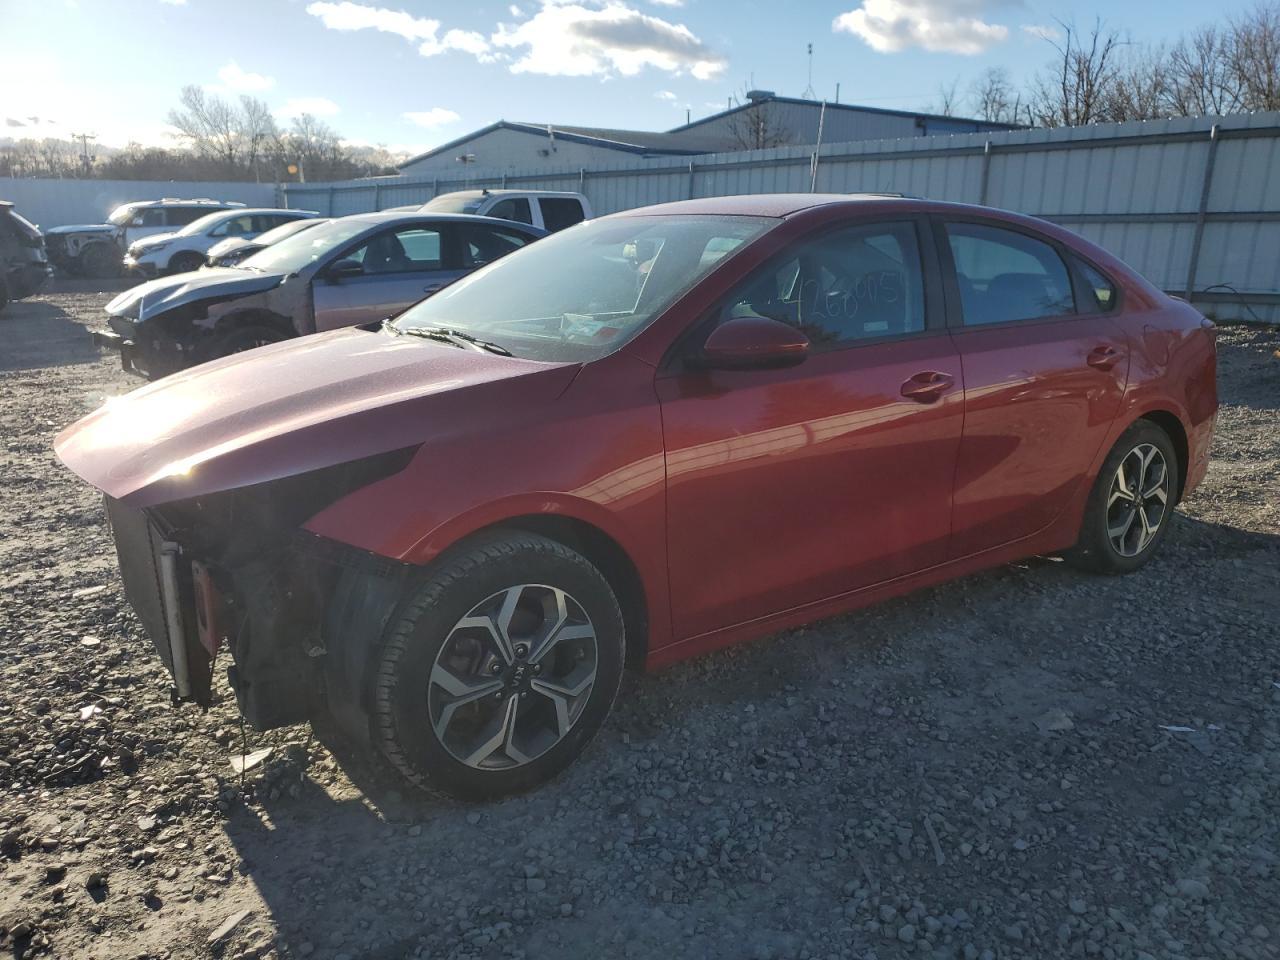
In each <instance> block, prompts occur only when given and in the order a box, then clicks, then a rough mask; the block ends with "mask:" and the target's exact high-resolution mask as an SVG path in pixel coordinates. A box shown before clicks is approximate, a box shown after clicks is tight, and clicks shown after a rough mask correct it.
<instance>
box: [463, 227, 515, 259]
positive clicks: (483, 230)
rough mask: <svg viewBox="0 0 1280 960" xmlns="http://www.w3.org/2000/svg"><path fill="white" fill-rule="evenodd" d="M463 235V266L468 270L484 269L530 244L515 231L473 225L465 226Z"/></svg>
mask: <svg viewBox="0 0 1280 960" xmlns="http://www.w3.org/2000/svg"><path fill="white" fill-rule="evenodd" d="M462 235H463V244H462V266H463V268H464V269H467V270H472V269H474V268H476V267H483V266H484V265H485V264H486V263H491V262H492V261H494V260H497V259H499V258H501V257H505V256H506V255H507V254H508V253H511V252H513V251H515V250H519V249H520V248H521V247H523V246H524V245H525V244H526V243H528V242H529V238H528V237H526V236H525V235H524V234H522V233H516V232H515V231H514V230H503V229H502V228H500V227H499V228H493V227H482V226H480V225H478V224H472V223H469V224H465V229H464V230H463V231H462Z"/></svg>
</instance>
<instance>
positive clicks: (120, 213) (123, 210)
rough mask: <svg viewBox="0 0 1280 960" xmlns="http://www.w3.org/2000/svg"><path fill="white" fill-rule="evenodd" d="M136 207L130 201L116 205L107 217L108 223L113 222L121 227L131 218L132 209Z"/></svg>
mask: <svg viewBox="0 0 1280 960" xmlns="http://www.w3.org/2000/svg"><path fill="white" fill-rule="evenodd" d="M135 209H137V208H136V207H134V206H133V204H131V203H126V204H125V205H124V206H122V207H116V208H115V209H114V210H112V211H111V216H109V217H107V222H108V223H114V224H115V225H116V226H117V227H123V226H124V225H125V224H127V223H128V222H129V221H130V220H132V219H133V211H134V210H135Z"/></svg>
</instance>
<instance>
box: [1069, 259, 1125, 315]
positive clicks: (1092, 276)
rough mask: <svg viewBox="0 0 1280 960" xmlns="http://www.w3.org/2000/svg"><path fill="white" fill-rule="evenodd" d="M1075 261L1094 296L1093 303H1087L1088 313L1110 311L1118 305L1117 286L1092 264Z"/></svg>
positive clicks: (1086, 310)
mask: <svg viewBox="0 0 1280 960" xmlns="http://www.w3.org/2000/svg"><path fill="white" fill-rule="evenodd" d="M1073 259H1075V264H1076V267H1077V268H1078V269H1079V270H1080V276H1082V277H1084V283H1085V286H1086V287H1088V288H1089V291H1090V293H1092V294H1093V297H1092V300H1093V302H1092V303H1085V304H1082V305H1081V306H1083V307H1084V309H1085V312H1086V313H1101V312H1103V311H1106V310H1110V309H1111V308H1112V307H1114V306H1115V305H1116V285H1115V284H1114V283H1112V282H1111V281H1110V280H1108V279H1107V278H1106V277H1105V276H1103V274H1102V272H1101V271H1099V270H1097V269H1096V268H1095V267H1094V266H1093V265H1092V264H1088V263H1085V262H1084V261H1083V260H1081V259H1079V258H1078V257H1077V258H1073Z"/></svg>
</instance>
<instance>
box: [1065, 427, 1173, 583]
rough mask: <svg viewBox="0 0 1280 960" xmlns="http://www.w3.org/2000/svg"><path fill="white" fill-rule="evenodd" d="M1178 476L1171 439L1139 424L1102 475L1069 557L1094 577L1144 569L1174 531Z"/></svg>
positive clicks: (1111, 456)
mask: <svg viewBox="0 0 1280 960" xmlns="http://www.w3.org/2000/svg"><path fill="white" fill-rule="evenodd" d="M1178 475H1179V470H1178V455H1177V453H1176V452H1175V451H1174V449H1173V443H1172V442H1171V441H1170V439H1169V435H1168V434H1167V433H1165V432H1164V430H1162V429H1161V428H1160V427H1158V426H1157V425H1156V424H1154V423H1152V422H1151V421H1150V420H1138V421H1137V422H1135V423H1134V424H1133V425H1131V426H1130V427H1129V429H1127V430H1126V431H1125V432H1124V433H1123V434H1122V435H1121V436H1120V439H1119V440H1117V441H1116V444H1115V446H1114V447H1112V448H1111V452H1110V453H1109V454H1108V455H1107V459H1106V460H1105V461H1104V462H1103V464H1102V469H1101V470H1099V471H1098V478H1097V480H1096V481H1095V482H1094V485H1093V490H1092V491H1091V492H1090V494H1089V503H1088V506H1087V507H1086V508H1085V514H1084V522H1083V524H1082V525H1081V528H1080V539H1079V541H1078V542H1077V543H1076V546H1075V547H1074V548H1073V549H1072V550H1071V551H1069V552H1068V553H1067V555H1066V559H1067V560H1068V561H1070V562H1071V563H1072V564H1073V565H1075V566H1077V567H1079V568H1080V569H1082V570H1088V571H1089V572H1091V573H1104V574H1120V573H1132V572H1133V571H1134V570H1137V569H1138V568H1139V567H1141V566H1144V565H1145V564H1146V563H1147V562H1148V561H1150V559H1151V558H1152V557H1153V556H1154V555H1155V553H1156V551H1157V550H1158V549H1159V547H1160V544H1161V543H1162V542H1163V541H1164V538H1165V536H1166V535H1167V534H1168V532H1169V525H1170V523H1171V522H1172V520H1173V508H1174V504H1175V503H1176V502H1177V498H1178Z"/></svg>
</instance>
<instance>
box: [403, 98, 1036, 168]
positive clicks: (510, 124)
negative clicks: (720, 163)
mask: <svg viewBox="0 0 1280 960" xmlns="http://www.w3.org/2000/svg"><path fill="white" fill-rule="evenodd" d="M764 103H785V104H793V105H799V106H808V107H815V108H821V107H822V105H823V104H822V101H820V100H802V99H800V98H798V97H779V96H777V95H774V94H769V95H768V96H759V97H755V98H754V99H752V100H750V101H749V102H747V103H744V104H741V105H739V106H736V107H731V108H730V109H728V110H721V111H720V112H719V113H713V114H711V115H710V116H706V117H702V118H701V119H698V120H694V121H692V122H690V123H686V124H684V125H682V126H679V127H675V128H674V129H672V130H665V131H653V130H620V129H616V128H613V127H580V126H564V125H561V124H557V123H528V122H523V121H516V120H499V121H497V122H496V123H491V124H489V125H488V126H487V127H482V128H481V129H479V130H474V131H472V132H471V133H468V134H466V135H465V136H462V137H459V138H458V139H456V140H450V141H449V142H448V143H445V144H442V145H441V146H438V147H435V148H434V149H431V150H428V151H427V152H425V153H420V154H418V155H417V156H415V157H410V158H409V159H408V160H405V161H404V162H403V163H401V164H400V167H401V168H402V169H403V168H404V167H408V166H411V165H412V164H415V163H418V162H420V161H422V160H426V159H429V158H431V157H437V156H440V155H441V154H445V153H449V152H450V151H452V150H456V149H458V148H459V147H461V146H462V145H463V144H465V143H468V142H470V141H472V140H474V139H476V138H477V137H481V136H483V135H484V134H486V133H491V132H493V131H494V130H514V131H517V132H519V133H527V134H530V135H532V136H540V137H547V138H550V137H551V136H554V137H555V138H556V139H557V140H565V141H568V142H570V143H582V144H587V145H590V146H597V147H604V148H606V149H610V150H618V151H621V152H623V153H633V154H640V155H642V156H697V155H699V154H705V153H720V152H729V151H737V150H741V149H743V147H742V144H741V143H738V142H736V141H735V140H734V139H733V138H732V137H728V136H725V135H723V134H712V133H702V132H700V131H699V130H698V127H700V126H702V125H703V124H706V123H711V122H713V121H715V120H719V119H721V118H723V117H727V116H731V115H732V114H735V113H739V112H741V111H743V110H749V109H750V108H752V107H754V106H758V105H760V104H764ZM826 106H827V109H828V110H853V111H857V112H860V113H873V114H881V115H887V116H895V117H912V118H916V119H919V120H930V121H935V122H937V123H953V124H956V125H964V124H973V125H974V128H975V129H976V130H1018V129H1021V128H1020V127H1019V125H1018V124H1010V123H995V122H992V121H988V120H975V119H971V118H969V117H947V116H942V115H939V114H933V113H920V112H919V111H916V110H888V109H884V108H881V107H862V106H858V105H857V104H852V103H827V104H826Z"/></svg>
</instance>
